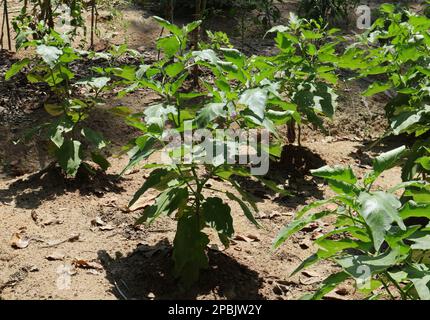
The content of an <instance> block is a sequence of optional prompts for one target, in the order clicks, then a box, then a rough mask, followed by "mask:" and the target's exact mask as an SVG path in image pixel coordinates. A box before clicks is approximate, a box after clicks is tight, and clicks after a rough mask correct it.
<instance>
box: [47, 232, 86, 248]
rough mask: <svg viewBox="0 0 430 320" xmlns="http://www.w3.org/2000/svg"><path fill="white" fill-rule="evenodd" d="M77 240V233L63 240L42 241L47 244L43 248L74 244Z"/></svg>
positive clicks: (78, 236) (78, 235)
mask: <svg viewBox="0 0 430 320" xmlns="http://www.w3.org/2000/svg"><path fill="white" fill-rule="evenodd" d="M79 238H80V234H79V233H78V234H73V235H71V236H70V237H68V238H67V239H64V240H49V241H44V240H43V241H44V242H45V243H46V244H47V245H46V246H43V248H49V247H55V246H58V245H59V244H62V243H65V242H75V241H78V240H79Z"/></svg>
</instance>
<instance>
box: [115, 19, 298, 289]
mask: <svg viewBox="0 0 430 320" xmlns="http://www.w3.org/2000/svg"><path fill="white" fill-rule="evenodd" d="M156 19H157V20H158V21H159V22H160V23H161V24H162V25H163V26H164V27H165V28H166V29H167V30H169V31H170V32H171V35H168V36H166V37H164V38H162V39H160V40H159V41H158V43H157V47H158V48H159V49H160V50H161V51H162V53H163V59H162V60H160V61H159V62H155V63H154V64H153V65H151V66H146V65H142V66H141V67H140V68H138V69H137V70H136V72H135V79H134V81H131V82H130V83H129V87H128V88H127V89H125V90H134V89H136V88H149V89H151V90H153V91H154V92H156V93H157V94H158V95H159V96H160V101H159V102H158V103H156V104H153V105H150V106H148V107H147V108H146V109H145V110H144V111H143V112H141V113H138V114H128V115H127V117H126V121H127V122H128V123H129V124H130V125H132V126H134V127H135V128H138V129H139V130H141V135H140V136H139V137H137V138H136V139H135V140H134V141H133V144H132V147H131V149H130V151H129V156H130V161H129V164H128V165H127V167H126V168H125V169H124V171H126V170H129V169H130V168H132V167H133V166H136V165H137V164H139V163H141V162H145V164H144V166H143V168H146V169H151V170H152V171H151V172H150V174H149V176H148V178H147V179H146V181H145V182H144V184H143V185H142V187H141V188H140V189H139V190H138V191H137V192H136V194H135V195H134V197H133V199H132V200H131V202H130V206H131V205H133V204H134V203H136V201H138V200H139V199H140V198H141V197H142V196H144V195H145V193H146V192H147V191H148V190H150V189H155V190H157V191H158V192H159V194H158V196H157V198H156V199H155V203H154V204H153V205H150V206H147V207H146V208H145V209H144V211H143V214H142V217H141V218H140V219H139V220H138V221H137V223H152V222H153V221H154V220H156V219H157V218H159V217H160V216H171V217H172V218H173V219H175V220H176V221H177V230H176V236H175V239H174V242H173V245H174V248H173V260H174V275H175V276H176V277H178V278H180V280H181V283H182V284H183V285H184V286H189V285H191V284H192V283H193V282H195V281H197V279H198V276H199V272H200V270H202V269H205V268H207V267H208V258H207V255H206V247H207V245H208V243H209V238H208V235H207V233H206V232H205V230H206V229H207V228H212V229H214V230H215V231H216V232H217V233H218V236H219V239H220V241H221V242H222V244H223V245H224V246H226V247H228V245H229V242H230V239H231V238H232V236H233V234H234V226H233V216H232V212H231V208H230V206H229V205H228V203H227V202H226V201H225V200H226V199H230V200H232V201H236V202H237V203H238V204H239V206H240V208H241V209H242V210H243V213H244V214H245V216H246V217H247V218H248V219H249V220H250V221H251V222H252V223H253V224H255V225H256V226H257V227H259V224H258V222H257V220H256V219H255V216H254V215H255V213H256V212H257V210H258V208H257V206H256V204H255V202H254V197H253V196H252V195H250V194H248V193H247V192H246V191H245V190H244V189H243V188H241V186H240V184H239V183H238V182H237V179H236V178H235V177H237V176H239V177H245V178H252V177H253V178H255V179H257V180H259V181H260V182H261V183H262V184H264V185H266V186H267V187H269V188H271V189H272V190H274V191H275V192H277V193H280V194H284V195H286V194H288V193H287V191H286V190H284V189H283V188H280V187H278V186H277V185H276V184H274V183H273V182H271V181H268V180H266V179H264V178H263V177H262V175H264V174H265V173H266V172H262V173H261V175H260V173H259V172H257V168H256V167H258V166H259V165H260V166H261V167H262V166H263V165H264V164H268V162H267V161H268V158H269V154H270V153H271V151H272V150H271V147H270V134H272V135H273V136H274V137H276V136H277V133H276V127H275V124H274V121H281V120H284V121H287V120H288V119H290V117H291V116H292V115H293V114H294V108H293V107H292V106H291V107H290V106H289V105H288V104H287V103H285V105H286V106H287V107H286V109H287V110H286V111H274V110H271V106H274V107H276V108H279V109H281V110H282V106H283V105H284V103H283V102H282V100H281V98H280V95H279V93H278V92H277V85H276V84H275V83H271V82H270V81H269V80H268V79H266V80H265V76H264V72H263V70H264V67H261V68H257V67H256V66H257V65H258V64H259V63H260V64H261V65H262V66H263V62H264V61H262V60H259V62H257V61H253V60H248V59H247V58H246V57H245V56H244V55H242V54H241V53H240V52H238V51H236V50H224V51H223V52H224V58H225V59H226V61H222V60H221V59H220V58H218V57H217V55H216V54H215V52H214V51H212V50H209V49H207V50H203V51H192V52H190V51H187V46H186V38H187V37H186V36H187V35H188V34H189V33H190V32H191V31H192V30H193V29H194V28H196V27H197V26H198V24H199V23H198V22H194V23H191V24H189V25H186V26H184V27H183V28H179V27H177V26H175V25H173V24H170V23H169V22H167V21H165V20H162V19H161V18H156ZM251 63H254V64H255V66H254V67H252V66H250V64H251ZM196 65H199V67H201V68H207V69H208V70H212V71H213V72H214V75H215V77H216V79H217V80H216V84H215V85H213V84H212V85H211V84H209V82H207V81H203V80H202V82H203V87H204V88H205V89H206V90H207V91H204V92H193V91H190V90H189V88H190V87H189V86H188V85H187V84H189V81H190V73H191V70H192V69H194V67H195V66H196ZM252 68H253V69H255V70H254V71H253V72H252V73H251V72H250V70H251V69H252ZM246 79H247V80H246ZM248 81H249V83H248V85H247V84H246V83H247V82H248ZM212 87H213V88H212ZM130 88H131V89H130ZM279 106H281V107H279ZM290 109H291V110H290ZM123 111H124V110H123ZM251 129H255V130H256V131H255V135H252V137H251V133H250V131H251ZM267 129H268V130H267ZM220 130H221V131H222V132H224V133H226V134H225V135H221V136H219V135H218V132H219V131H220ZM262 130H263V131H262ZM264 130H266V131H267V136H266V139H264V137H263V136H264V132H265V131H264ZM238 131H240V132H241V133H242V134H246V135H247V137H246V139H245V140H240V139H239V141H237V140H236V138H238V137H237V136H235V133H236V132H238ZM269 132H270V133H269ZM229 133H232V136H230V135H229ZM248 134H249V135H248ZM190 139H191V140H192V141H190ZM242 147H244V148H245V149H248V148H252V150H253V152H254V153H252V152H251V153H250V154H248V153H243V151H241V150H243V149H241V148H242ZM163 156H164V158H163ZM154 157H155V159H154ZM243 157H245V161H243V162H240V161H239V163H238V161H236V160H237V159H238V158H242V159H243ZM230 160H233V161H230ZM266 169H267V168H266ZM256 172H257V173H256ZM214 179H217V180H222V181H224V182H227V183H229V184H230V185H231V186H232V188H233V189H235V192H230V191H226V190H225V189H224V188H217V187H215V186H214ZM209 193H213V195H211V194H209Z"/></svg>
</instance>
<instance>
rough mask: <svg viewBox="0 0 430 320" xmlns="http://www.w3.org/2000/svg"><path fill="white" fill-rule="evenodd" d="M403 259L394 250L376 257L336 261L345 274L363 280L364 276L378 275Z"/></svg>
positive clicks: (348, 258)
mask: <svg viewBox="0 0 430 320" xmlns="http://www.w3.org/2000/svg"><path fill="white" fill-rule="evenodd" d="M404 258H405V257H404V256H403V255H399V253H398V252H397V251H395V250H392V251H388V252H386V253H383V254H381V255H378V256H376V257H373V256H367V255H351V256H349V257H345V258H340V259H336V261H337V263H339V264H340V265H341V266H342V268H343V269H344V271H345V272H347V273H348V274H350V275H351V276H352V277H353V278H355V279H358V280H361V281H363V280H367V279H364V277H365V276H367V277H370V276H371V275H373V274H375V273H380V272H383V271H385V270H387V269H388V268H390V267H392V266H394V265H396V264H397V263H398V262H400V261H402V260H403V259H404Z"/></svg>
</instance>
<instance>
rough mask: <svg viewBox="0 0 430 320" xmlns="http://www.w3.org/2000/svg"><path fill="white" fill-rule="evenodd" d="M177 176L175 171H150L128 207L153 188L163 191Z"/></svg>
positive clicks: (162, 169)
mask: <svg viewBox="0 0 430 320" xmlns="http://www.w3.org/2000/svg"><path fill="white" fill-rule="evenodd" d="M177 177H178V174H177V173H176V172H175V171H172V170H167V169H164V168H160V169H155V170H153V171H151V173H150V174H149V177H148V178H147V179H146V180H145V182H144V183H143V185H142V187H141V188H140V189H139V190H138V191H137V192H136V193H135V194H134V196H133V199H132V200H131V201H130V203H129V205H128V206H129V207H131V206H132V205H133V204H135V203H136V201H137V200H139V199H140V197H141V196H142V195H143V194H144V193H145V192H146V191H148V190H149V189H151V188H155V189H157V190H163V189H165V188H166V187H167V184H168V182H169V181H171V180H173V179H176V178H177Z"/></svg>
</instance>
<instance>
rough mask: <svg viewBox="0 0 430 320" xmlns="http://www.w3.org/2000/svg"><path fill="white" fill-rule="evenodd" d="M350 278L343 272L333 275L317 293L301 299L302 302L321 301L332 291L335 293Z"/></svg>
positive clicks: (323, 283)
mask: <svg viewBox="0 0 430 320" xmlns="http://www.w3.org/2000/svg"><path fill="white" fill-rule="evenodd" d="M349 277H350V276H349V274H347V273H346V272H343V271H341V272H338V273H335V274H332V275H330V276H328V277H327V278H326V279H325V280H324V281H323V282H322V284H321V286H320V288H318V290H317V291H316V292H315V293H313V294H308V295H305V296H304V297H303V298H301V299H302V300H320V299H322V298H323V297H324V296H325V295H326V294H327V293H330V292H331V291H333V290H334V289H335V288H336V287H337V286H338V285H339V284H341V283H342V282H344V281H345V280H347V279H348V278H349Z"/></svg>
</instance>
